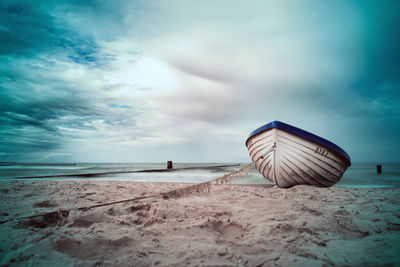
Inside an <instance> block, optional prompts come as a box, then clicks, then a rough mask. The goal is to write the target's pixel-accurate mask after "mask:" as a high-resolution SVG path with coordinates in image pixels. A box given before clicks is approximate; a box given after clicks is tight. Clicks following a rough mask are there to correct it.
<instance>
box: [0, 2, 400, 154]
mask: <svg viewBox="0 0 400 267" xmlns="http://www.w3.org/2000/svg"><path fill="white" fill-rule="evenodd" d="M228 7H229V8H228ZM399 11H400V7H399V3H398V2H396V1H392V2H391V1H389V2H386V3H385V4H384V5H382V4H376V3H375V2H368V1H367V2H364V3H357V2H351V1H350V2H348V1H343V2H342V1H336V2H332V3H326V2H315V1H302V2H298V3H289V2H280V3H276V2H266V1H252V2H251V3H249V2H245V1H237V2H235V3H232V2H230V1H218V3H215V2H207V1H206V2H184V1H177V2H175V1H174V2H171V1H129V2H126V1H113V2H109V1H101V0H92V1H85V2H81V1H57V2H46V1H44V2H40V3H36V2H30V1H20V2H19V1H17V2H16V1H10V2H7V1H2V3H1V4H0V15H1V16H0V41H1V43H2V45H1V46H0V62H1V63H0V123H1V126H2V127H1V129H0V140H1V142H0V160H31V161H35V160H46V161H52V160H55V161H161V160H162V161H164V160H165V158H168V159H174V158H175V159H179V160H182V161H213V160H215V161H217V160H220V161H246V160H248V156H247V152H246V149H245V147H244V146H243V142H244V140H245V139H246V137H247V134H248V133H249V132H251V131H252V130H254V129H255V128H257V127H259V126H261V125H262V124H264V123H267V122H269V121H272V120H276V119H278V120H283V121H286V122H288V123H291V124H294V125H296V126H299V127H302V128H304V129H306V130H310V131H312V132H315V133H316V134H320V135H322V136H324V137H326V138H328V139H330V140H332V141H334V142H337V143H338V144H339V145H341V146H343V148H344V149H345V150H347V151H349V153H350V155H354V157H353V158H354V159H355V160H380V159H381V158H383V159H384V160H386V161H394V160H399V158H398V155H399V153H398V151H400V147H399V145H398V142H397V141H396V140H397V138H398V135H399V133H400V128H399V127H398V126H396V125H399V123H398V122H399V121H398V120H399V119H398V118H400V95H399V92H400V90H399V86H400V80H399V79H400V78H399V77H400V73H399V70H400V66H399V64H400V63H399V62H400V53H399V49H398V47H399V46H400V38H398V36H397V35H396V30H397V26H398V25H400V21H399V20H400V19H399V18H398V16H397V14H398V13H399ZM382 135H384V136H385V141H384V142H382ZM366 143H367V144H368V146H365V144H366ZM373 151H381V155H384V156H381V155H374V154H373ZM385 151H386V153H385ZM366 155H367V156H366Z"/></svg>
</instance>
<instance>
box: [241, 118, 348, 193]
mask: <svg viewBox="0 0 400 267" xmlns="http://www.w3.org/2000/svg"><path fill="white" fill-rule="evenodd" d="M285 125H286V124H285ZM296 129H297V128H296ZM303 132H305V131H303ZM306 133H307V132H306ZM311 135H312V134H311ZM306 137H307V136H306ZM306 137H304V136H299V135H298V134H296V133H292V132H290V131H287V130H283V129H279V128H270V129H267V130H265V131H261V132H259V133H257V134H255V135H253V136H250V137H249V138H248V140H247V141H246V146H247V149H248V150H249V154H250V157H251V158H252V160H253V162H254V163H255V166H256V168H257V170H258V171H259V172H260V173H261V174H262V175H263V176H264V177H265V178H266V179H268V180H270V181H271V182H273V183H275V184H276V185H277V186H278V187H282V188H288V187H292V186H295V185H300V184H305V185H313V186H319V187H329V186H332V185H334V184H335V183H337V182H338V181H339V180H340V178H341V177H342V176H343V173H344V172H345V171H346V169H347V168H348V167H349V166H350V164H351V163H350V158H349V157H348V156H347V154H346V156H347V157H346V156H344V155H343V154H341V153H339V152H338V151H336V150H335V147H333V149H332V147H329V144H327V145H324V143H323V142H316V141H315V140H313V139H312V138H306ZM320 139H321V140H324V139H322V138H320ZM324 141H326V140H324ZM326 142H329V141H326ZM339 149H340V148H339ZM343 152H344V151H343ZM344 153H345V152H344Z"/></svg>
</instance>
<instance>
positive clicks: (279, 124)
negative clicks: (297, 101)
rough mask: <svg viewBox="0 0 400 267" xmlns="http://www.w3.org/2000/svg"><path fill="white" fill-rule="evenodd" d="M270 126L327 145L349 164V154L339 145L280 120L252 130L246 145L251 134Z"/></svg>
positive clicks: (267, 128)
mask: <svg viewBox="0 0 400 267" xmlns="http://www.w3.org/2000/svg"><path fill="white" fill-rule="evenodd" d="M272 128H276V129H281V130H284V131H286V132H289V133H292V134H294V135H297V136H300V137H303V138H305V139H308V140H310V141H312V142H315V143H318V144H320V145H322V146H325V147H327V148H329V149H331V150H333V151H336V152H337V153H339V155H341V156H342V157H344V158H345V159H347V160H348V165H349V166H350V165H351V161H350V156H349V155H348V154H347V153H346V152H345V151H344V150H343V149H341V148H340V147H338V146H337V145H335V144H334V143H332V142H330V141H328V140H326V139H324V138H322V137H319V136H317V135H315V134H312V133H310V132H307V131H304V130H302V129H300V128H297V127H294V126H292V125H289V124H286V123H284V122H280V121H273V122H270V123H267V124H265V125H264V126H261V127H260V128H258V129H256V130H254V131H253V132H252V133H251V134H250V136H249V137H248V138H247V140H246V146H247V141H249V139H250V138H251V137H253V136H255V135H257V134H259V133H262V132H265V131H268V130H270V129H272Z"/></svg>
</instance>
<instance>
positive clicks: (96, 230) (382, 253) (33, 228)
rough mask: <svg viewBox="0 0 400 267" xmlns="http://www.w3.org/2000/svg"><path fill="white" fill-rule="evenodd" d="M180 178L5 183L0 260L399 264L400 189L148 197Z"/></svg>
mask: <svg viewBox="0 0 400 267" xmlns="http://www.w3.org/2000/svg"><path fill="white" fill-rule="evenodd" d="M182 186H185V185H184V184H179V183H138V182H122V181H58V182H56V181H2V182H0V192H1V194H0V196H1V202H0V203H1V204H0V205H1V209H0V220H1V221H4V220H10V221H8V222H6V223H3V224H1V225H0V244H1V245H0V265H1V266H4V265H9V266H27V265H28V266H29V265H30V266H46V265H53V266H54V265H57V266H62V265H64V266H323V265H326V266H331V265H336V266H346V265H347V266H360V265H366V266H375V265H389V266H390V265H400V190H399V189H395V188H392V189H390V188H370V189H367V188H364V189H346V188H339V187H331V188H315V187H309V186H296V187H293V188H291V189H279V188H276V187H270V188H268V187H263V186H260V185H258V186H243V185H232V186H229V185H218V186H217V185H213V186H212V188H211V193H195V194H193V195H191V196H186V197H182V198H170V199H163V198H149V199H143V200H139V201H136V202H127V203H121V204H115V205H112V206H105V207H99V208H94V209H91V210H88V211H77V210H73V211H71V212H70V213H69V215H68V216H66V217H62V216H44V217H38V218H34V219H27V220H15V218H19V217H21V216H26V215H33V214H38V213H43V212H47V211H54V210H57V209H68V208H76V207H82V206H89V205H93V204H98V203H104V202H108V201H115V200H121V199H128V198H133V197H136V196H145V195H147V194H154V193H158V192H164V191H167V190H171V189H173V188H179V187H182Z"/></svg>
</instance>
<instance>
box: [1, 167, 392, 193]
mask: <svg viewBox="0 0 400 267" xmlns="http://www.w3.org/2000/svg"><path fill="white" fill-rule="evenodd" d="M247 164H248V163H240V164H239V163H237V164H235V163H174V164H173V169H174V170H173V171H168V172H165V171H163V170H165V169H166V168H167V164H166V163H16V162H3V163H0V181H1V180H10V179H11V180H16V179H18V180H96V181H99V180H119V181H138V182H187V183H200V182H205V181H209V180H211V179H213V178H216V177H220V176H223V175H224V174H227V173H230V172H232V171H235V170H238V169H240V168H242V167H243V166H245V165H247ZM376 165H377V164H376V163H353V164H352V166H351V167H350V168H348V169H347V170H346V172H345V173H344V175H343V177H342V179H341V180H340V181H339V182H338V183H337V184H336V185H335V186H338V187H347V188H378V187H400V163H383V164H381V165H382V174H377V168H376ZM137 171H144V172H137ZM232 183H233V184H271V182H270V181H268V180H266V179H264V178H263V177H262V176H261V174H259V173H258V171H257V170H256V169H255V168H254V166H253V167H252V168H251V169H250V171H249V174H248V176H246V177H239V176H235V177H233V178H232Z"/></svg>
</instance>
